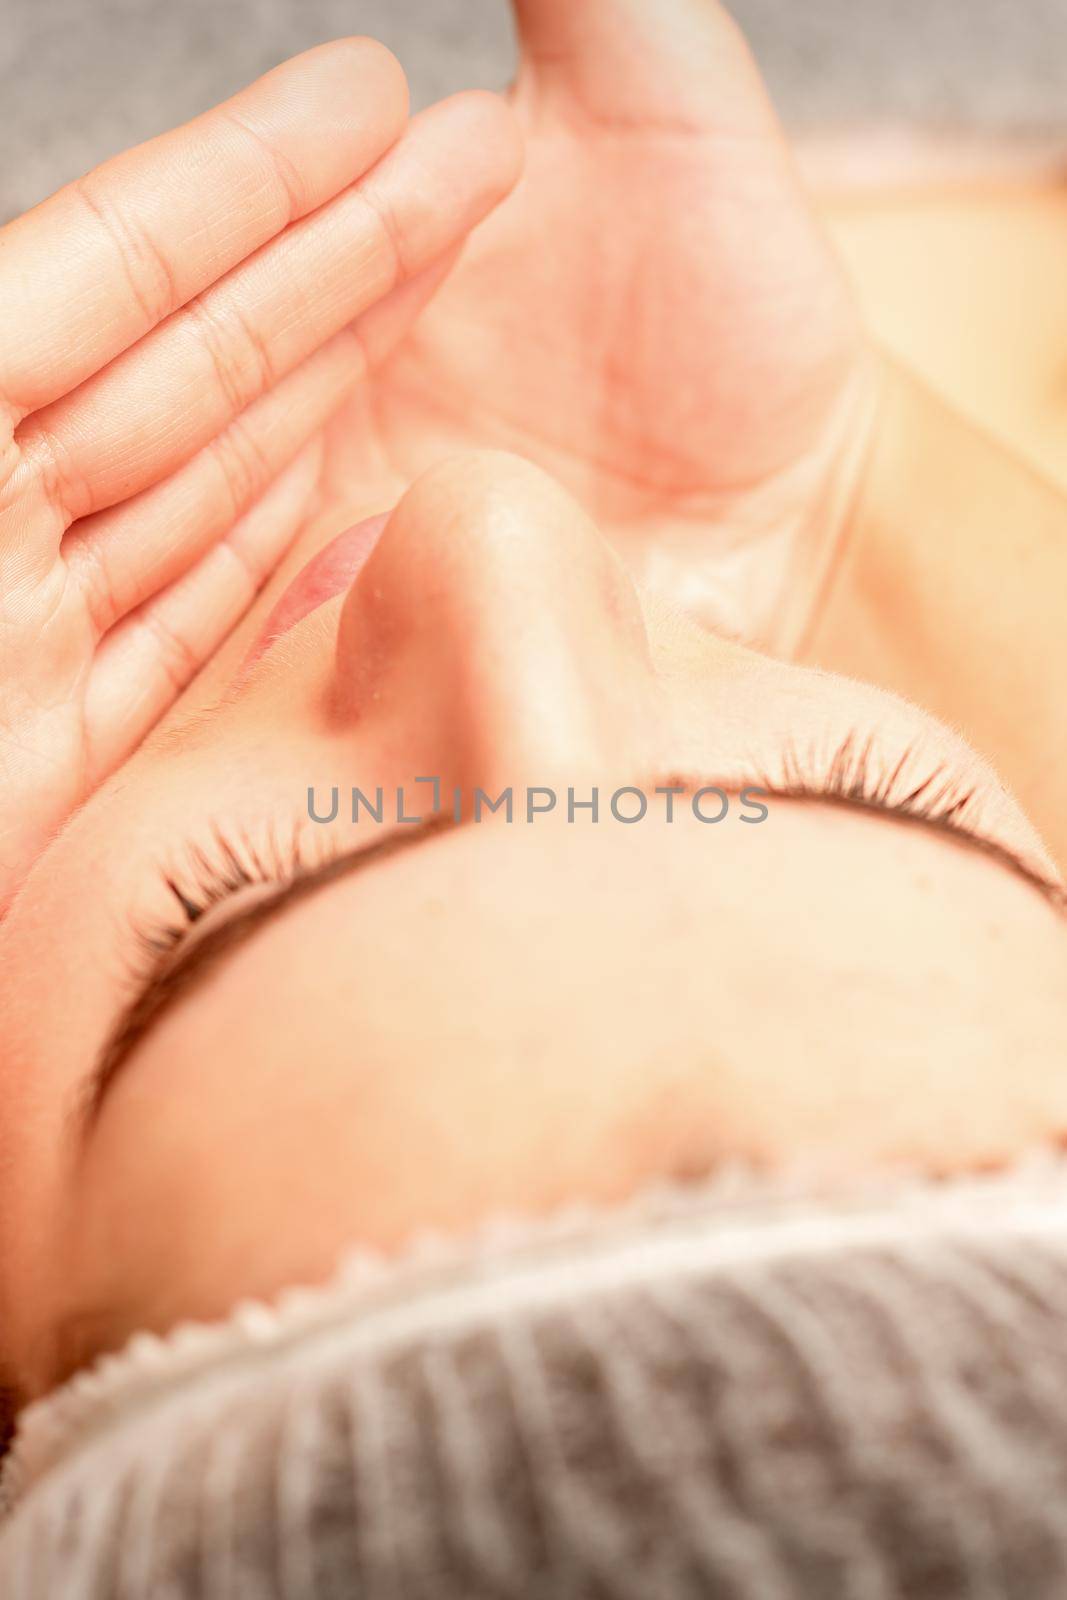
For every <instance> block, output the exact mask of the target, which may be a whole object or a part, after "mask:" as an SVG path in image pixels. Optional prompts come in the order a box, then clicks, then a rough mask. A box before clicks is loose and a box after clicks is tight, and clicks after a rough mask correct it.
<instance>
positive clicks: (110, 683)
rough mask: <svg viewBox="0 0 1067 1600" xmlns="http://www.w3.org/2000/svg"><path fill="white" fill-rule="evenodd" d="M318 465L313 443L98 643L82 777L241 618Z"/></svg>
mask: <svg viewBox="0 0 1067 1600" xmlns="http://www.w3.org/2000/svg"><path fill="white" fill-rule="evenodd" d="M320 467H321V450H320V447H319V445H318V443H317V442H316V443H314V444H312V445H310V446H309V447H308V448H307V449H306V450H305V451H304V452H302V453H301V455H299V456H298V457H297V458H296V460H295V461H293V462H292V463H291V464H290V466H289V467H288V468H287V469H286V471H285V472H284V473H282V475H281V476H280V477H279V478H278V479H277V480H276V481H275V482H274V483H273V484H272V485H271V486H270V488H269V489H268V490H267V492H266V494H265V495H264V496H263V497H262V499H261V500H260V501H259V502H258V503H257V504H256V505H255V506H254V507H253V508H252V509H251V510H250V511H249V512H247V513H246V515H245V516H244V517H242V518H241V520H240V521H239V522H238V523H237V524H236V525H235V526H234V528H233V529H232V530H231V532H230V533H229V535H228V536H227V538H226V539H225V540H223V541H222V543H220V544H216V545H215V546H213V548H212V549H210V550H209V551H208V552H207V553H206V555H204V556H202V557H201V558H200V560H199V561H198V562H197V563H196V565H195V566H194V567H192V568H191V569H190V571H188V572H187V573H186V574H185V575H184V576H183V577H182V578H180V579H179V580H178V582H177V583H175V584H172V585H171V586H170V587H169V588H168V589H165V590H164V591H163V592H162V594H159V595H157V596H156V597H155V598H154V599H153V600H150V601H149V602H148V604H147V605H145V606H143V607H141V609H140V610H138V611H135V612H133V613H132V615H131V616H129V617H127V618H126V619H125V621H123V622H121V623H120V624H119V626H118V627H117V628H115V629H114V631H113V632H112V633H110V634H109V635H108V636H107V638H106V639H105V640H104V641H103V643H102V645H101V647H100V649H99V650H98V652H97V655H96V660H95V661H94V663H93V668H92V673H91V676H90V679H89V683H88V685H87V693H86V710H85V719H86V730H87V732H86V737H87V745H88V755H87V762H88V769H89V780H88V781H89V783H90V784H95V783H98V782H99V781H100V779H101V778H103V777H105V776H106V774H107V773H108V772H111V771H113V769H114V768H115V767H116V766H117V765H118V763H119V762H120V761H122V760H123V759H124V758H125V757H126V756H127V755H129V753H130V751H131V750H133V749H135V748H136V746H137V745H138V744H139V743H140V742H141V740H142V739H143V738H144V736H145V735H146V734H147V733H148V732H149V731H150V730H151V728H153V727H154V726H155V724H156V723H157V722H158V721H159V719H160V717H161V716H162V715H163V713H164V712H165V711H166V710H167V709H168V707H169V706H171V705H172V704H173V703H174V701H175V700H176V699H177V698H178V696H179V695H180V694H181V692H182V690H183V689H184V688H185V687H186V686H187V685H188V684H189V683H190V682H191V681H192V679H193V678H194V677H195V676H196V674H197V673H198V672H199V671H200V669H201V667H202V666H203V665H204V664H205V662H207V661H208V660H210V658H211V656H212V655H213V654H214V652H215V650H216V649H217V648H218V646H219V645H220V644H221V643H222V642H223V640H224V639H225V638H226V636H227V634H229V633H230V632H231V630H232V629H233V627H234V626H235V625H236V623H238V622H239V621H240V620H241V618H242V616H243V615H244V613H245V612H246V611H247V609H248V607H249V605H250V604H251V603H252V601H253V599H254V598H255V596H256V594H257V593H258V591H259V590H260V588H262V586H263V584H264V583H265V582H266V580H267V579H268V578H269V577H270V575H271V573H272V572H273V571H274V569H275V568H276V566H277V565H278V562H279V561H280V560H281V558H282V556H283V555H284V554H285V552H286V550H287V549H288V548H289V545H290V543H291V542H292V538H293V533H294V530H295V529H296V528H298V527H299V525H300V521H301V517H302V514H303V511H304V509H305V507H306V506H307V504H308V500H309V497H310V495H311V494H312V493H313V492H314V487H315V484H316V482H317V479H318V474H319V471H320Z"/></svg>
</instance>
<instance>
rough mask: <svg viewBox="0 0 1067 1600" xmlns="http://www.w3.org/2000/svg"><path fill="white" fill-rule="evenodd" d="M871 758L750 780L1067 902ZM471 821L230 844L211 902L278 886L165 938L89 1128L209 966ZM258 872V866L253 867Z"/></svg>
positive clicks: (944, 787)
mask: <svg viewBox="0 0 1067 1600" xmlns="http://www.w3.org/2000/svg"><path fill="white" fill-rule="evenodd" d="M871 762H872V755H871V749H870V748H869V747H863V749H862V750H861V751H860V753H859V755H858V757H857V756H848V758H847V759H846V757H845V756H844V755H843V754H842V753H841V752H839V754H838V759H837V761H836V762H835V764H834V767H833V769H832V771H831V773H830V774H829V775H824V778H823V780H822V782H821V783H818V784H817V785H816V783H815V782H814V781H808V779H806V778H805V776H804V774H803V770H802V769H801V768H800V767H799V766H798V765H796V764H794V765H793V766H792V768H791V776H790V775H789V774H787V775H786V777H785V778H783V779H776V780H775V781H769V780H768V781H762V782H760V783H759V784H758V786H757V785H754V784H747V785H745V786H744V787H745V789H746V792H747V793H748V794H749V795H750V796H753V795H758V796H759V797H761V798H765V799H786V800H796V801H804V800H813V801H817V802H819V803H821V804H827V803H829V804H836V805H843V806H848V807H850V808H859V809H862V810H865V811H868V812H871V813H874V814H878V815H882V816H884V817H887V818H888V819H890V820H891V821H893V822H895V823H904V824H910V825H913V826H919V827H922V828H927V829H932V830H933V831H935V832H936V833H939V834H941V835H948V836H951V837H952V838H954V839H955V840H957V841H959V842H960V843H962V844H964V845H965V846H967V847H969V848H972V849H975V850H977V851H980V852H981V853H983V854H984V855H986V856H988V857H990V858H992V859H993V860H995V861H997V862H999V863H1000V864H1001V865H1003V866H1005V867H1007V868H1008V869H1009V870H1011V871H1013V872H1014V873H1016V874H1017V875H1018V876H1020V877H1021V878H1023V879H1025V880H1026V881H1027V882H1028V883H1030V884H1032V885H1033V886H1034V887H1035V888H1036V889H1038V891H1039V892H1040V893H1041V894H1042V895H1043V896H1044V897H1045V899H1046V900H1047V901H1048V902H1049V903H1050V904H1051V905H1053V906H1054V907H1055V908H1056V910H1057V911H1059V912H1060V913H1061V914H1062V913H1064V912H1065V910H1067V896H1065V893H1064V889H1063V887H1062V885H1061V884H1059V883H1057V882H1055V881H1054V880H1052V879H1051V878H1049V877H1047V876H1045V875H1043V874H1042V873H1041V872H1040V871H1039V870H1038V869H1037V868H1035V867H1034V866H1033V865H1031V864H1030V863H1029V862H1027V861H1026V860H1025V859H1023V857H1021V856H1020V855H1018V854H1017V853H1016V852H1015V851H1013V850H1012V849H1011V848H1009V847H1008V846H1007V845H1005V844H1003V843H1001V842H999V841H998V840H997V839H996V838H994V837H992V836H989V837H987V836H985V835H984V834H983V833H982V832H981V831H980V830H979V829H978V828H976V827H975V826H973V825H972V823H971V822H970V820H968V817H967V803H966V802H967V799H968V798H969V797H968V796H966V795H961V794H959V793H956V792H954V791H953V790H952V788H951V787H950V786H948V780H947V779H946V778H945V777H944V776H943V775H941V774H940V773H937V774H933V775H931V777H930V779H929V780H928V782H926V783H924V784H920V785H915V784H910V785H908V786H906V787H905V788H904V790H903V791H902V792H901V793H900V794H897V795H893V793H892V790H893V787H894V785H895V782H896V780H897V779H899V777H900V775H901V773H902V772H903V770H904V763H903V762H902V763H900V764H898V766H897V767H896V768H895V769H894V774H893V775H892V776H893V782H887V781H886V779H885V776H884V775H883V776H881V777H879V776H877V774H876V771H875V769H874V767H873V766H872V765H871ZM865 774H866V776H865ZM712 786H713V780H708V779H706V778H702V779H700V780H695V779H692V778H685V777H672V778H669V779H659V780H657V782H656V784H654V785H649V786H648V788H649V789H650V790H651V789H652V788H657V787H658V788H671V789H674V790H678V791H682V792H690V793H691V792H693V791H695V790H696V789H698V788H701V787H712ZM717 787H721V788H725V789H727V790H733V791H735V792H736V791H737V790H738V789H739V788H740V787H741V785H738V784H736V783H726V784H719V785H717ZM466 826H470V823H467V822H456V821H454V820H453V819H452V817H450V816H449V815H448V814H442V815H438V816H435V817H431V818H429V819H428V820H426V821H424V822H422V823H421V824H419V825H418V826H412V827H407V828H403V829H398V830H397V831H395V832H390V833H389V834H387V835H386V836H385V837H384V838H381V839H379V840H377V841H375V842H374V843H372V844H369V845H368V844H366V843H363V844H360V845H359V846H357V847H356V848H355V849H353V850H351V851H348V852H346V853H345V854H343V855H340V856H337V857H334V858H332V859H328V860H326V861H324V862H320V863H319V864H317V865H314V866H308V865H304V864H302V863H300V862H299V861H296V862H294V861H292V860H290V861H289V862H288V864H286V862H285V861H284V858H283V859H276V860H275V861H274V863H273V866H272V867H271V868H269V869H268V868H267V867H265V866H264V863H263V862H262V861H257V864H256V867H255V868H254V869H251V870H250V869H249V867H248V865H247V861H246V859H245V857H244V856H243V855H242V854H239V853H238V852H237V851H236V850H234V849H232V848H231V847H229V846H226V847H225V848H224V853H223V859H224V861H225V862H227V863H228V867H227V868H226V871H227V873H228V878H227V882H228V885H229V886H228V887H226V886H225V885H222V884H219V883H217V882H216V883H215V885H214V887H213V888H212V889H211V897H212V903H213V904H219V903H221V902H222V901H224V900H225V899H228V898H230V897H232V896H234V895H236V894H237V893H239V892H240V890H241V889H243V888H245V887H247V886H248V885H249V884H251V883H255V882H257V881H258V882H260V883H262V884H264V885H266V886H269V884H270V882H271V879H270V877H269V876H268V875H267V874H268V871H270V870H273V871H275V872H276V874H277V887H276V888H275V889H274V890H273V892H269V893H265V894H263V895H261V896H257V897H256V898H255V899H254V900H253V901H252V902H251V903H249V904H246V905H244V906H243V907H241V908H239V909H236V910H234V911H232V912H231V913H230V914H228V915H226V916H225V917H224V918H223V919H222V920H220V921H218V922H217V923H216V924H215V925H214V926H212V927H210V928H209V929H208V930H207V931H206V932H205V933H203V934H202V935H200V936H198V937H197V938H196V939H195V940H190V939H188V938H187V936H178V937H176V938H175V939H168V940H166V941H159V942H157V944H156V946H155V948H156V951H157V961H156V965H155V967H154V968H153V970H151V971H150V972H149V973H148V974H147V975H146V976H145V977H144V979H143V980H142V982H141V983H140V985H139V987H138V989H137V991H136V992H135V994H134V996H133V998H132V1000H131V1001H130V1002H129V1003H128V1004H127V1005H126V1006H125V1007H124V1009H123V1010H122V1012H121V1014H120V1016H119V1017H118V1019H117V1021H116V1023H115V1025H114V1027H113V1029H112V1031H111V1033H110V1034H109V1036H108V1039H107V1040H106V1042H105V1044H104V1046H103V1048H102V1050H101V1051H100V1053H99V1055H98V1057H97V1060H96V1062H95V1064H94V1066H93V1068H92V1070H91V1072H90V1074H89V1077H88V1079H87V1081H86V1083H85V1085H84V1086H83V1089H82V1091H81V1093H80V1096H79V1099H80V1105H79V1108H78V1111H79V1121H80V1122H81V1123H82V1126H83V1129H85V1130H87V1129H88V1127H89V1126H90V1125H91V1123H92V1122H93V1121H94V1120H95V1117H96V1115H97V1113H98V1111H99V1109H100V1107H101V1104H102V1103H103V1101H104V1099H105V1097H106V1095H107V1092H108V1090H109V1088H110V1087H111V1085H112V1084H113V1083H114V1081H115V1079H116V1077H117V1076H118V1074H119V1073H120V1071H121V1069H122V1067H123V1066H124V1065H125V1063H126V1062H127V1061H128V1059H129V1057H130V1055H131V1054H132V1052H133V1051H134V1050H135V1048H136V1047H137V1046H138V1045H140V1043H141V1042H142V1041H143V1040H144V1039H145V1037H146V1036H147V1035H148V1034H149V1033H150V1032H151V1031H152V1030H153V1029H154V1028H155V1027H156V1026H157V1025H158V1024H159V1022H160V1021H161V1019H162V1018H163V1017H164V1016H165V1015H166V1013H167V1012H168V1011H170V1010H171V1009H172V1008H173V1007H174V1006H175V1005H176V1003H177V1002H178V1000H179V999H181V998H183V997H184V996H185V995H187V994H188V993H189V992H190V990H191V989H193V988H194V987H195V985H196V984H197V983H198V982H199V981H201V980H202V979H203V978H204V977H206V976H207V974H208V973H210V972H213V971H215V970H217V968H218V967H219V965H220V963H221V962H223V961H224V960H226V959H227V958H228V956H229V955H230V954H232V953H233V952H234V951H235V950H236V949H238V948H239V947H240V946H242V945H244V944H246V943H247V942H248V940H249V939H250V938H252V937H253V936H254V935H255V934H256V933H257V932H258V931H259V930H261V929H262V928H264V927H265V926H267V925H268V924H269V923H271V922H273V921H274V920H275V919H277V918H278V917H281V916H283V915H284V914H285V913H286V912H287V911H288V910H289V909H290V908H291V907H292V906H294V905H295V904H297V903H298V902H302V901H304V900H306V899H307V898H308V897H309V896H311V895H314V894H316V893H317V892H318V891H319V890H320V889H324V888H326V887H327V886H328V885H330V884H333V883H336V882H338V881H339V880H340V879H343V878H348V877H349V876H351V875H352V874H353V873H356V872H359V871H363V870H367V869H369V868H371V867H373V866H375V865H379V864H381V863H382V862H383V861H385V860H386V859H388V858H390V857H395V856H397V855H400V854H402V853H405V852H407V851H409V850H412V849H415V848H419V847H421V846H422V845H423V844H428V843H429V842H430V841H432V840H433V839H435V838H436V837H438V836H439V835H442V834H445V833H451V832H454V831H456V830H457V829H459V828H463V827H466ZM294 848H295V847H294ZM253 872H256V873H257V874H258V876H254V875H253ZM168 882H169V883H170V886H171V888H172V890H173V891H174V893H175V895H176V896H177V897H178V900H179V902H180V903H182V904H183V906H184V908H185V911H186V914H187V916H188V918H189V926H188V927H187V928H186V935H187V934H188V932H189V928H190V927H191V926H192V924H193V923H195V922H196V921H198V920H199V917H200V915H201V914H202V913H201V911H200V910H199V909H198V903H197V902H196V901H195V900H193V899H192V898H191V897H189V896H187V895H186V892H185V891H183V890H182V889H181V888H180V887H179V886H178V885H177V884H176V883H175V882H174V881H173V880H170V879H168Z"/></svg>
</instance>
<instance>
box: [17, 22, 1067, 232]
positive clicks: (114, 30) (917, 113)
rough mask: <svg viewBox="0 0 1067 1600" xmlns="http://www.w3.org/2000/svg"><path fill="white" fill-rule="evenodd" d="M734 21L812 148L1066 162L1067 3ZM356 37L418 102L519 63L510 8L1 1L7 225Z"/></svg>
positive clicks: (490, 81)
mask: <svg viewBox="0 0 1067 1600" xmlns="http://www.w3.org/2000/svg"><path fill="white" fill-rule="evenodd" d="M576 3H579V0H576ZM647 3H648V4H649V5H655V3H656V0H647ZM733 9H734V11H735V13H736V14H737V16H738V17H739V19H740V21H741V22H742V24H743V25H744V26H745V28H746V29H747V31H748V33H749V37H750V38H751V40H752V42H753V44H754V46H755V49H756V53H757V55H758V56H759V58H760V61H761V63H762V64H763V67H764V70H765V71H766V73H767V75H768V77H769V79H770V82H771V86H772V89H773V91H774V93H775V95H776V97H777V100H778V103H779V106H780V107H781V109H782V111H783V112H784V114H785V117H786V119H787V121H788V122H789V123H790V124H791V125H792V127H793V128H794V129H795V130H797V131H799V132H801V133H817V134H827V133H829V134H841V133H842V132H844V133H847V132H848V131H849V130H850V129H861V128H863V129H868V128H870V127H871V126H872V125H873V126H876V127H878V128H879V129H885V128H886V127H889V128H892V127H893V126H901V127H912V128H914V127H915V126H916V125H917V124H918V125H921V126H923V127H925V128H928V129H930V130H931V131H934V132H946V133H948V134H950V135H951V134H953V133H955V132H957V131H958V130H961V129H962V130H981V131H983V132H984V133H986V134H988V135H992V136H994V137H999V138H1010V139H1017V140H1018V139H1035V138H1036V139H1041V138H1046V139H1047V138H1048V137H1049V136H1050V135H1051V136H1053V137H1062V138H1063V140H1064V145H1065V149H1067V0H736V3H735V4H734V6H733ZM344 33H370V34H374V35H376V36H377V37H378V38H380V39H382V40H384V41H385V42H386V43H387V44H388V45H389V46H390V47H391V48H392V49H393V50H394V51H395V52H396V53H397V55H399V56H400V58H401V60H402V61H403V62H404V65H405V67H406V68H407V71H408V74H409V77H410V80H411V84H412V88H413V91H414V97H415V100H416V103H417V104H425V103H426V102H427V101H429V100H432V99H435V98H437V97H438V96H440V95H441V94H445V93H448V92H450V91H451V90H453V89H457V88H461V87H469V86H480V87H498V86H500V85H502V84H504V83H505V82H506V81H507V79H508V77H509V74H510V71H511V67H512V62H513V59H514V40H513V35H512V29H511V25H510V20H509V15H508V7H507V5H506V3H505V0H0V119H2V130H3V144H2V147H0V148H2V150H3V159H2V161H0V219H5V218H7V217H10V216H12V215H14V214H15V213H16V212H18V211H21V210H24V209H25V208H26V207H27V206H30V205H32V204H34V203H35V202H36V201H38V200H39V199H41V198H42V197H43V196H44V195H46V194H48V193H50V192H51V190H53V189H54V188H56V187H57V186H58V185H59V184H60V183H63V182H65V181H66V180H67V179H68V178H71V177H73V176H75V175H76V174H78V173H80V172H83V171H85V170H86V169H88V168H89V167H91V166H93V165H94V164H95V163H96V162H97V161H100V160H101V159H103V158H104V157H105V156H107V155H110V154H112V153H113V152H114V151H116V150H119V149H121V148H123V147H124V146H126V145H129V144H133V143H135V142H136V141H138V140H140V139H143V138H146V137H147V136H148V135H150V134H153V133H157V132H159V131H161V130H162V129H164V128H167V127H170V126H172V125H173V124H175V123H177V122H180V121H182V120H184V119H185V118H186V117H189V116H191V115H193V114H194V113H195V112H197V111H200V110H203V109H204V108H205V107H206V106H208V105H210V104H212V103H213V102H214V101H216V100H219V99H221V98H223V96H225V95H227V94H229V93H230V92H232V91H233V90H234V89H236V88H238V87H239V86H240V85H241V84H243V83H246V82H248V81H249V80H250V79H252V78H254V77H256V75H257V74H258V73H260V72H262V71H264V70H265V69H266V68H267V67H270V66H273V65H274V64H275V63H276V62H278V61H280V60H282V59H284V58H285V57H286V56H289V55H292V54H294V53H295V52H296V51H298V50H302V49H305V48H306V47H307V46H308V45H311V44H317V43H319V42H320V41H322V40H324V39H330V38H335V37H337V36H338V35H339V34H344Z"/></svg>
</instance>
